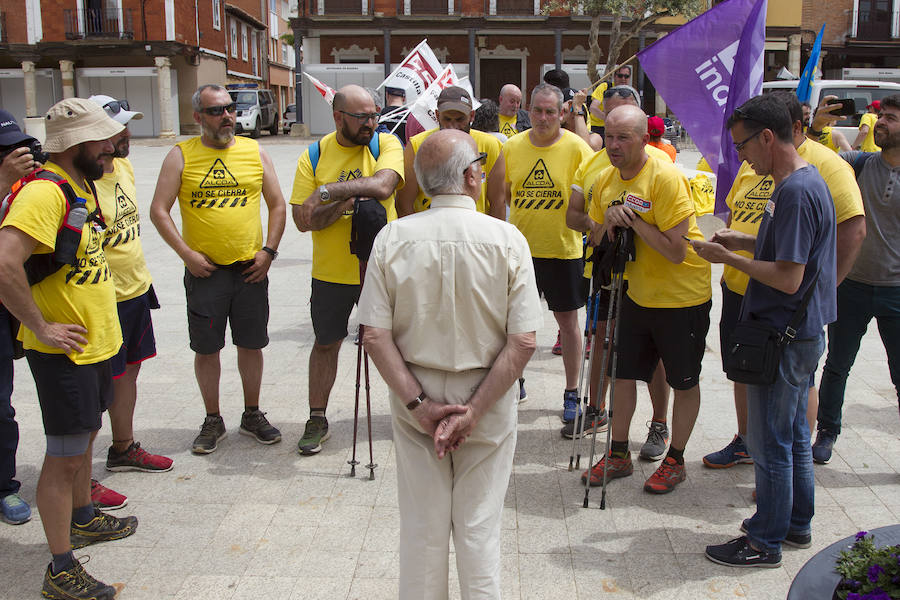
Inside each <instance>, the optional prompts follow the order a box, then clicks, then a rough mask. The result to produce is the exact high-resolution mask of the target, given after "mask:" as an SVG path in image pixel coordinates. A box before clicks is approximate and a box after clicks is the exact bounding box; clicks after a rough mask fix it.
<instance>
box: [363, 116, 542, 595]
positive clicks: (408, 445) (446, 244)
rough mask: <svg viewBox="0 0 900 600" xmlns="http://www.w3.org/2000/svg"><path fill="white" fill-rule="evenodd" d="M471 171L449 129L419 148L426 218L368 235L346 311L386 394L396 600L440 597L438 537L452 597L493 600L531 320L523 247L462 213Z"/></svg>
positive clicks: (535, 305)
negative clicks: (395, 524)
mask: <svg viewBox="0 0 900 600" xmlns="http://www.w3.org/2000/svg"><path fill="white" fill-rule="evenodd" d="M483 161H484V155H483V154H479V152H478V147H477V145H476V143H475V140H474V139H472V137H471V136H469V135H467V134H465V133H464V132H462V131H456V130H452V129H443V130H441V131H437V132H435V133H433V134H432V135H430V136H428V138H426V139H425V141H424V142H422V145H421V146H420V147H419V151H418V152H417V153H416V158H415V171H416V177H417V180H418V182H419V185H420V186H421V187H422V189H423V191H424V192H425V194H426V195H427V196H428V197H430V198H431V199H432V200H431V208H430V210H426V211H424V212H420V213H416V214H414V215H410V216H408V217H404V218H402V219H399V220H397V221H394V222H393V223H388V224H387V226H385V227H384V229H382V231H381V233H379V234H378V237H377V238H376V239H375V246H374V248H373V250H372V256H371V259H370V261H369V268H368V270H367V272H366V283H365V286H364V288H363V293H362V297H361V298H360V303H359V315H360V318H359V320H360V323H362V324H364V325H365V326H366V327H365V330H364V335H363V340H364V343H365V346H366V350H367V351H368V352H369V355H370V356H371V357H372V360H373V361H374V362H375V366H376V367H378V370H379V372H380V373H381V376H382V377H383V378H384V380H385V382H386V383H387V384H388V387H389V388H390V403H391V414H392V418H391V420H392V424H393V430H394V449H395V452H396V456H397V480H398V485H397V490H398V492H397V494H398V499H399V507H400V548H399V549H400V582H399V583H400V585H399V588H400V590H399V591H400V593H399V597H400V598H401V600H423V599H426V600H430V599H434V600H439V599H443V598H447V597H448V585H447V577H448V571H449V567H448V561H449V557H450V551H449V543H450V536H451V534H452V536H453V546H454V548H455V550H456V566H457V572H458V574H459V587H460V596H461V597H462V598H499V597H500V524H501V516H502V512H503V499H504V498H505V496H506V488H507V486H508V483H509V476H510V473H511V472H512V459H513V453H514V451H515V445H516V420H517V414H516V400H517V398H518V389H517V388H516V387H515V386H514V384H515V382H516V378H518V377H519V375H520V374H521V373H522V370H523V369H524V367H525V364H526V363H527V362H528V359H529V358H530V357H531V354H532V353H533V352H534V349H535V331H536V330H537V329H539V328H540V326H541V321H542V308H541V305H540V301H539V299H538V293H537V287H536V285H535V279H534V270H533V268H532V265H531V255H530V254H529V252H528V243H527V242H526V240H525V238H524V237H523V236H522V234H521V233H519V231H518V230H517V229H516V228H515V227H514V226H512V225H510V224H508V223H505V222H503V221H501V220H499V219H494V218H492V217H489V216H487V215H484V214H481V213H478V212H477V211H476V210H475V202H476V199H477V198H478V197H479V196H480V194H481V180H482V177H483V175H484V173H483V171H482V169H483V165H482V162H483ZM484 299H489V300H490V301H488V302H485V301H484ZM411 306H414V307H416V310H408V309H407V308H408V307H411Z"/></svg>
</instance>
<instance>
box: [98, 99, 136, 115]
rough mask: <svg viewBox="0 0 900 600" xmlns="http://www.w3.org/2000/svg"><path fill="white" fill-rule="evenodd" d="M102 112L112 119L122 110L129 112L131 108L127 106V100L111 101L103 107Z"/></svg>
mask: <svg viewBox="0 0 900 600" xmlns="http://www.w3.org/2000/svg"><path fill="white" fill-rule="evenodd" d="M103 110H105V111H106V113H107V114H108V115H109V116H111V117H114V116H116V115H117V114H119V113H120V112H122V111H123V110H131V108H129V106H128V100H111V101H110V102H107V103H106V104H104V105H103Z"/></svg>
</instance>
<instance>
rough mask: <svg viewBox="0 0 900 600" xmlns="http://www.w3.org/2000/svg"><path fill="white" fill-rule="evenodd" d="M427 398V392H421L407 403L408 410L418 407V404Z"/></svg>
mask: <svg viewBox="0 0 900 600" xmlns="http://www.w3.org/2000/svg"><path fill="white" fill-rule="evenodd" d="M426 399H427V397H426V396H425V392H422V393H421V394H419V395H418V396H416V398H415V400H413V401H412V402H409V403H408V404H407V405H406V410H415V409H416V408H418V406H419V405H420V404H422V403H423V402H425V400H426Z"/></svg>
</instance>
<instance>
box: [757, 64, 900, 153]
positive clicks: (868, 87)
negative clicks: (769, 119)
mask: <svg viewBox="0 0 900 600" xmlns="http://www.w3.org/2000/svg"><path fill="white" fill-rule="evenodd" d="M797 83H798V81H797V80H796V79H795V80H792V81H767V82H765V83H763V93H765V92H773V91H776V90H795V89H797ZM810 89H811V94H810V96H809V103H810V105H811V106H812V107H813V109H815V107H817V106H818V105H819V100H820V99H821V98H822V97H823V96H837V97H838V98H851V99H853V101H854V102H855V103H856V114H855V115H851V116H849V117H847V118H845V119H841V120H840V121H838V122H837V123H835V126H834V127H835V129H837V130H838V131H840V132H841V133H843V134H844V137H845V138H847V141H849V142H850V143H851V144H852V143H853V140H855V139H856V134H857V130H858V129H859V119H860V117H861V116H862V115H863V113H865V112H866V107H867V106H868V105H870V104H872V100H881V99H882V98H884V97H885V96H890V95H891V94H900V83H892V82H889V81H860V80H855V79H820V80H818V81H814V82H813V83H812V85H811V86H810Z"/></svg>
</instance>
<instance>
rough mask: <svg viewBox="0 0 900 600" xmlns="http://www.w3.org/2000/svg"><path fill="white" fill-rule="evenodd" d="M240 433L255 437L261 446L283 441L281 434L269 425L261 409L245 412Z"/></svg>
mask: <svg viewBox="0 0 900 600" xmlns="http://www.w3.org/2000/svg"><path fill="white" fill-rule="evenodd" d="M238 433H240V434H242V435H249V436H251V437H255V438H256V441H257V442H259V443H260V444H274V443H275V442H280V441H281V432H280V431H278V430H277V429H276V428H275V427H273V426H272V424H271V423H269V420H268V419H267V418H266V413H264V412H263V411H261V410H259V409H256V410H254V411H251V412H244V415H243V416H242V417H241V428H240V429H239V430H238Z"/></svg>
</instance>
